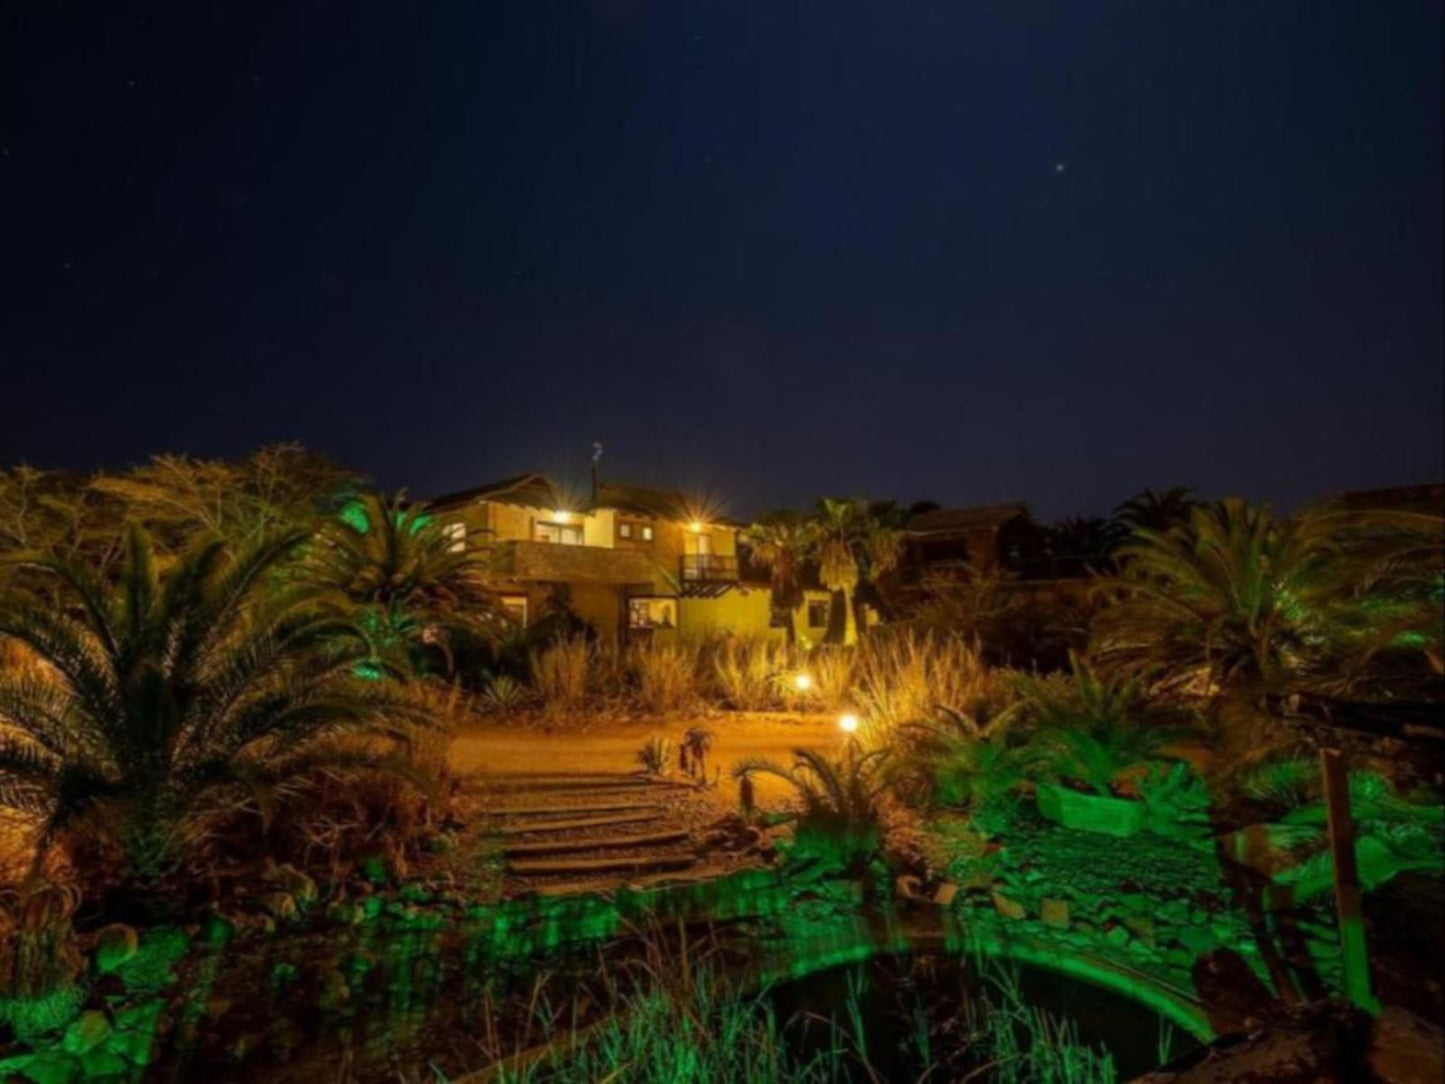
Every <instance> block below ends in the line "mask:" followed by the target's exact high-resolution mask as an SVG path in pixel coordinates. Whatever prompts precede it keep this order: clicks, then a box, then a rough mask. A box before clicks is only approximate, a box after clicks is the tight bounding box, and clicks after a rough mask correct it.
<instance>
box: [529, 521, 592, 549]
mask: <svg viewBox="0 0 1445 1084" xmlns="http://www.w3.org/2000/svg"><path fill="white" fill-rule="evenodd" d="M532 538H533V539H534V540H535V541H537V542H555V543H557V544H558V545H562V546H580V545H582V528H581V527H580V526H573V525H568V524H565V523H537V524H535V525H534V526H533V528H532Z"/></svg>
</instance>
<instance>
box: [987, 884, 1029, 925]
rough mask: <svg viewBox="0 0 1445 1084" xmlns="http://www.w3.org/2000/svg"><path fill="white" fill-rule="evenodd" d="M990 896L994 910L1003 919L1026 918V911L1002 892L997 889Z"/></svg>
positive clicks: (1027, 914)
mask: <svg viewBox="0 0 1445 1084" xmlns="http://www.w3.org/2000/svg"><path fill="white" fill-rule="evenodd" d="M992 896H993V906H994V909H995V910H996V911H998V913H999V914H1001V915H1002V916H1003V917H1004V918H1012V919H1023V918H1028V916H1029V912H1028V909H1027V908H1026V907H1024V905H1023V904H1021V903H1016V902H1014V901H1013V900H1011V899H1009V898H1008V897H1007V896H1005V895H1004V894H1003V893H1002V892H1000V891H999V890H998V889H994V890H993V892H992Z"/></svg>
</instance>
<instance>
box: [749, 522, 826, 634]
mask: <svg viewBox="0 0 1445 1084" xmlns="http://www.w3.org/2000/svg"><path fill="white" fill-rule="evenodd" d="M815 535H816V532H815V530H814V527H813V524H812V523H810V522H809V521H808V520H806V519H804V518H803V517H802V516H800V515H799V514H798V513H797V512H794V511H792V510H791V509H784V510H782V511H779V512H773V513H771V514H769V515H766V516H764V517H763V518H761V519H759V520H758V521H757V522H756V523H754V524H753V525H752V526H751V527H749V528H748V529H747V530H746V531H745V532H744V534H743V541H744V542H746V543H747V545H748V548H749V551H750V552H751V554H752V558H753V560H754V561H756V562H757V563H758V564H759V565H762V566H763V567H764V568H766V569H767V570H768V577H769V581H770V587H771V592H772V608H773V612H774V613H777V614H786V615H787V621H788V623H787V625H786V626H785V627H786V629H787V637H788V646H789V647H790V648H791V647H795V646H796V645H797V642H798V609H799V607H801V606H802V605H803V600H804V598H805V597H806V596H805V595H804V593H803V562H804V561H806V560H807V559H808V555H809V554H810V553H811V552H812V550H813V544H814V541H815Z"/></svg>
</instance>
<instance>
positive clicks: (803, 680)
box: [793, 674, 813, 693]
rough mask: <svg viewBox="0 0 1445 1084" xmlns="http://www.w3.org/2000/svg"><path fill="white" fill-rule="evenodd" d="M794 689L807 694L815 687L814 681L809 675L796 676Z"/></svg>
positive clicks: (794, 677)
mask: <svg viewBox="0 0 1445 1084" xmlns="http://www.w3.org/2000/svg"><path fill="white" fill-rule="evenodd" d="M793 687H794V688H795V689H797V690H798V691H799V692H802V693H805V692H807V691H808V690H809V689H811V688H812V687H813V679H812V678H810V677H809V676H808V675H807V674H795V675H794V676H793Z"/></svg>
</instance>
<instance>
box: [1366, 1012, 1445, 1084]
mask: <svg viewBox="0 0 1445 1084" xmlns="http://www.w3.org/2000/svg"><path fill="white" fill-rule="evenodd" d="M1369 1059H1370V1068H1371V1069H1373V1070H1374V1071H1375V1076H1376V1077H1377V1078H1378V1079H1379V1080H1380V1082H1381V1084H1438V1082H1439V1081H1441V1080H1445V1035H1442V1034H1441V1031H1440V1029H1439V1028H1438V1027H1436V1026H1435V1025H1434V1024H1431V1023H1430V1022H1429V1021H1426V1020H1422V1019H1420V1017H1418V1016H1416V1015H1415V1014H1414V1013H1412V1012H1407V1011H1406V1010H1404V1009H1401V1008H1398V1007H1396V1006H1394V1005H1391V1006H1388V1007H1387V1008H1386V1009H1385V1010H1384V1011H1383V1012H1381V1013H1380V1015H1379V1016H1377V1017H1376V1018H1375V1026H1374V1030H1373V1032H1372V1034H1371V1036H1370V1053H1369Z"/></svg>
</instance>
